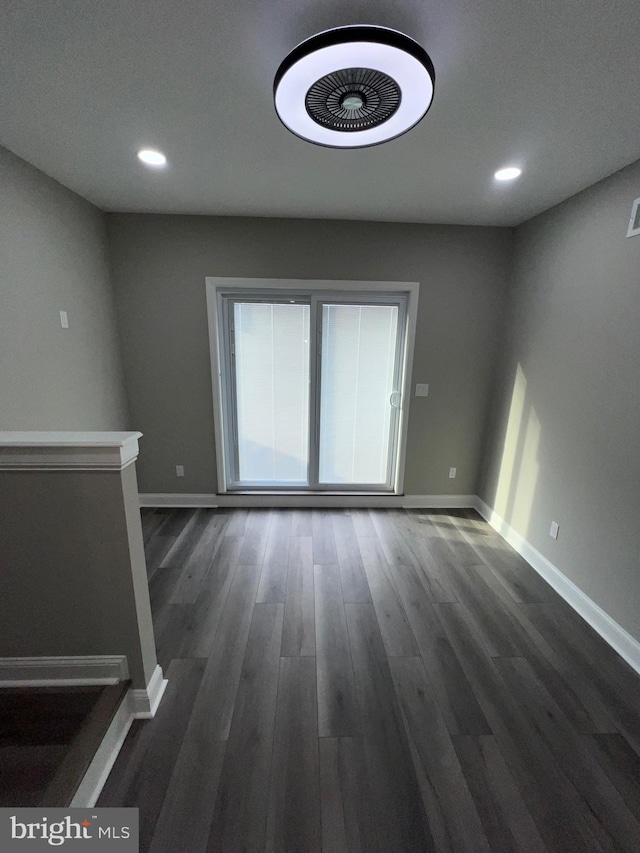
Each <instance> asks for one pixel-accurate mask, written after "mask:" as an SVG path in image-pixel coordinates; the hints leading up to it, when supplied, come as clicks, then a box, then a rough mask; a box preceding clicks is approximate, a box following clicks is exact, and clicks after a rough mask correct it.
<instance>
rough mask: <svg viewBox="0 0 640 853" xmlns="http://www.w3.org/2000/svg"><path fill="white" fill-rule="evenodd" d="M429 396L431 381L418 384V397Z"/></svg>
mask: <svg viewBox="0 0 640 853" xmlns="http://www.w3.org/2000/svg"><path fill="white" fill-rule="evenodd" d="M428 396H429V383H428V382H426V383H422V384H418V385H416V397H428Z"/></svg>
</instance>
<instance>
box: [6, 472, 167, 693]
mask: <svg viewBox="0 0 640 853" xmlns="http://www.w3.org/2000/svg"><path fill="white" fill-rule="evenodd" d="M34 519H36V520H37V523H35V524H34ZM0 539H1V540H2V563H1V565H2V595H1V596H0V657H41V656H44V657H48V656H60V655H61V656H67V655H71V656H75V655H80V656H84V655H126V656H127V659H128V662H129V672H130V675H131V679H132V682H133V686H134V687H136V688H144V687H145V686H146V685H147V684H148V683H149V679H150V678H151V676H152V674H153V671H154V669H155V666H156V651H155V643H154V637H153V625H152V621H151V606H150V604H149V588H148V585H147V572H146V565H145V561H144V547H143V542H142V529H141V525H140V511H139V506H138V488H137V482H136V471H135V465H133V464H131V465H128V466H127V467H126V468H125V469H124V470H123V471H122V472H120V471H24V470H23V471H0Z"/></svg>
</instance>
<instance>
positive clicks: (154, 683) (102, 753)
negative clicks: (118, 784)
mask: <svg viewBox="0 0 640 853" xmlns="http://www.w3.org/2000/svg"><path fill="white" fill-rule="evenodd" d="M166 687H167V680H166V679H165V678H163V677H162V669H161V668H160V666H156V668H155V670H154V671H153V675H152V676H151V678H150V679H149V683H148V684H147V687H146V689H145V690H134V689H130V690H128V691H127V695H126V696H125V697H124V699H123V700H122V703H121V704H120V707H119V708H118V710H117V711H116V713H115V715H114V717H113V720H112V721H111V725H110V726H109V728H108V729H107V732H106V734H105V736H104V738H103V739H102V743H101V744H100V746H99V747H98V750H97V752H96V754H95V755H94V756H93V759H92V760H91V764H90V765H89V767H88V768H87V772H86V773H85V774H84V776H83V777H82V781H81V782H80V784H79V786H78V790H77V791H76V793H75V795H74V797H73V800H72V801H71V806H72V807H73V808H92V807H93V806H95V804H96V802H97V801H98V797H99V796H100V793H101V791H102V789H103V787H104V783H105V782H106V781H107V778H108V776H109V773H110V772H111V768H112V767H113V765H114V763H115V760H116V758H117V757H118V753H119V752H120V750H121V749H122V744H123V743H124V741H125V738H126V736H127V734H128V732H129V729H130V728H131V724H132V723H133V721H134V720H148V719H151V717H153V716H155V713H156V711H157V710H158V705H159V704H160V700H161V699H162V696H163V694H164V691H165V690H166Z"/></svg>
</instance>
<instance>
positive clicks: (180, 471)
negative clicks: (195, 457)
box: [176, 465, 184, 477]
mask: <svg viewBox="0 0 640 853" xmlns="http://www.w3.org/2000/svg"><path fill="white" fill-rule="evenodd" d="M176 477H184V465H176Z"/></svg>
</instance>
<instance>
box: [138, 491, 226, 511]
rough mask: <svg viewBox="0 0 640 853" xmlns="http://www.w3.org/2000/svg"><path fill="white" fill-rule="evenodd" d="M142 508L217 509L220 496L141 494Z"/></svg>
mask: <svg viewBox="0 0 640 853" xmlns="http://www.w3.org/2000/svg"><path fill="white" fill-rule="evenodd" d="M139 498H140V506H141V507H164V506H169V507H174V506H175V507H186V508H192V507H207V508H211V509H215V508H216V507H217V506H218V495H199V494H196V495H185V494H161V493H158V494H155V493H151V494H146V495H144V494H141V495H139Z"/></svg>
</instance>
